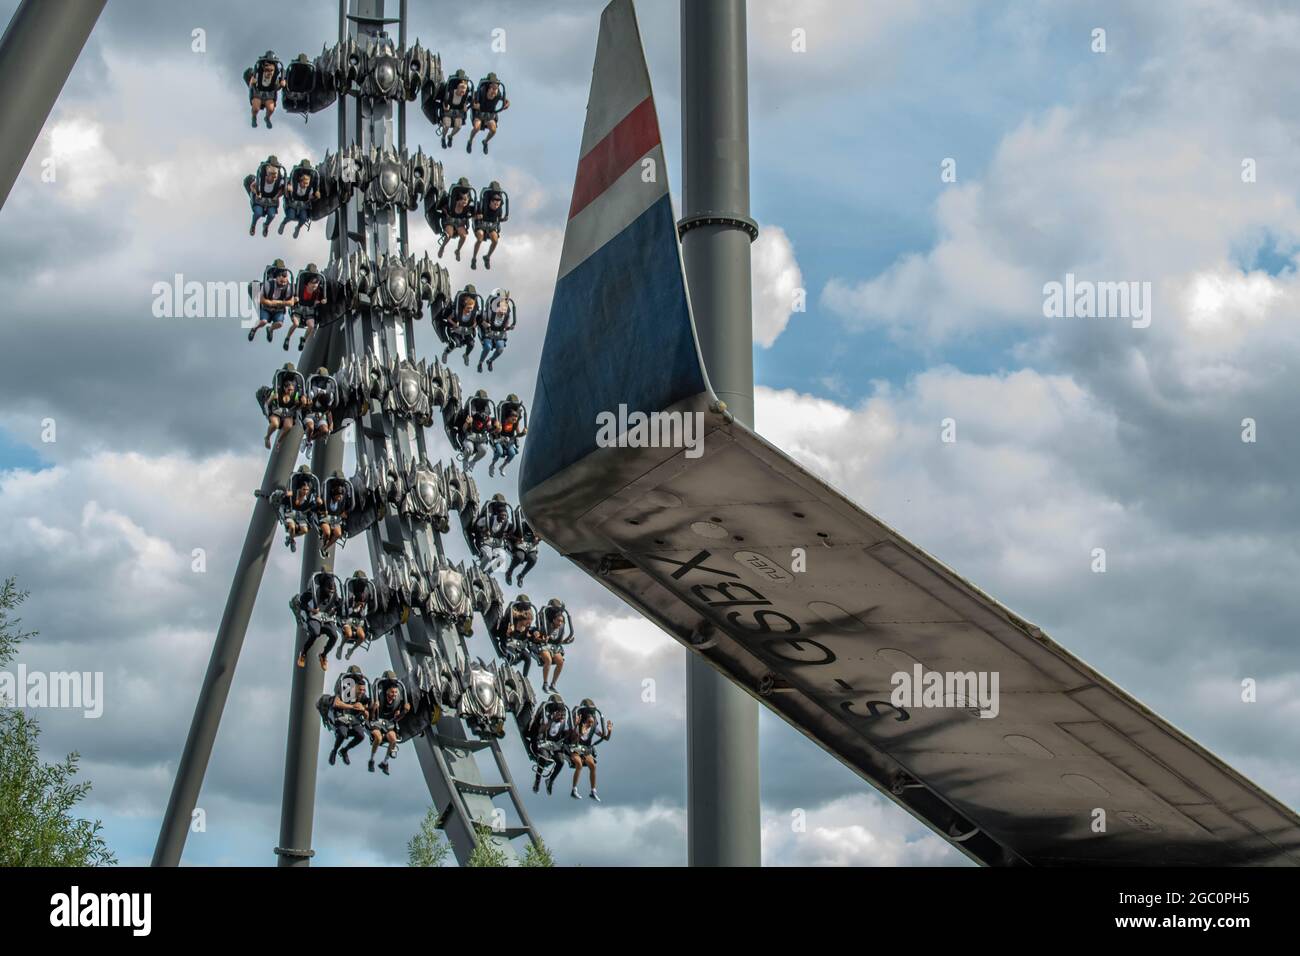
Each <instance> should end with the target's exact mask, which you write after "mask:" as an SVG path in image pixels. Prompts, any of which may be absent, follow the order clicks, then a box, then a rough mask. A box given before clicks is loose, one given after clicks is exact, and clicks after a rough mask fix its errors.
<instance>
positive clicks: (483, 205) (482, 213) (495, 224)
mask: <svg viewBox="0 0 1300 956" xmlns="http://www.w3.org/2000/svg"><path fill="white" fill-rule="evenodd" d="M509 218H510V197H509V196H507V195H506V191H505V190H504V189H502V188H501V184H500V183H499V182H497V181H496V180H495V179H494V180H492V182H491V183H490V184H489V185H488V188H487V189H485V190H483V192H482V194H481V195H480V196H479V202H478V207H477V208H476V209H475V210H474V251H473V252H472V253H471V254H470V257H469V267H470V268H471V269H477V268H478V249H479V246H481V245H482V244H483V240H484V239H487V240H488V241H489V242H490V243H491V245H490V246H488V251H487V252H486V253H485V254H484V255H483V268H484V269H491V268H492V256H493V255H494V254H495V253H496V251H497V243H498V242H500V241H501V224H502V223H503V222H505V221H506V220H507V219H509ZM456 258H458V259H459V258H460V257H459V256H457V257H456Z"/></svg>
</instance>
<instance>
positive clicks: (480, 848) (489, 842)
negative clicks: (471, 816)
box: [465, 822, 510, 866]
mask: <svg viewBox="0 0 1300 956" xmlns="http://www.w3.org/2000/svg"><path fill="white" fill-rule="evenodd" d="M474 837H475V840H474V849H473V850H472V851H471V852H470V855H469V859H468V860H467V861H466V862H465V865H466V866H509V865H510V858H509V857H508V856H507V855H506V851H505V850H503V849H502V848H501V847H500V846H498V845H497V842H496V840H494V839H492V828H491V827H490V826H488V825H487V824H486V823H478V822H476V823H475V824H474Z"/></svg>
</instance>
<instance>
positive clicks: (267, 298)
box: [248, 259, 298, 342]
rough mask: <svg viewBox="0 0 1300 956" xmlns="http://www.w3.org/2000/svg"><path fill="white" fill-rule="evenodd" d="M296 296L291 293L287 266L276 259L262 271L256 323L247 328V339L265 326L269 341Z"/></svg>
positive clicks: (295, 300)
mask: <svg viewBox="0 0 1300 956" xmlns="http://www.w3.org/2000/svg"><path fill="white" fill-rule="evenodd" d="M297 303H298V297H297V296H295V295H294V294H293V285H292V284H291V283H290V282H289V267H288V266H286V265H285V264H284V260H283V259H276V260H275V262H273V263H271V264H270V265H269V266H267V267H266V271H264V272H263V273H262V285H261V288H260V289H259V290H258V294H257V319H258V322H257V325H255V326H253V327H252V328H251V329H249V330H248V341H250V342H251V341H253V339H254V338H256V337H257V333H258V331H259V330H260V329H262V328H263V327H267V328H266V340H267V341H268V342H270V341H271V340H272V338H273V337H274V336H275V333H276V332H277V331H279V329H280V326H282V325H284V317H285V314H286V313H287V312H288V311H289V310H290V309H291V308H293V306H295V305H297Z"/></svg>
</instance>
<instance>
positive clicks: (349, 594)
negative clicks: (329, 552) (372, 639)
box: [339, 570, 376, 660]
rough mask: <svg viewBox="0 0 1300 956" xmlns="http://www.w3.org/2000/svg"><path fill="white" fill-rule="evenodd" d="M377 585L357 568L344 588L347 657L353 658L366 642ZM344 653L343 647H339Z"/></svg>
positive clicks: (344, 629) (344, 636) (344, 634)
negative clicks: (367, 627)
mask: <svg viewBox="0 0 1300 956" xmlns="http://www.w3.org/2000/svg"><path fill="white" fill-rule="evenodd" d="M375 602H376V598H375V585H374V583H373V582H371V581H370V579H369V578H367V577H366V572H365V571H361V570H357V571H356V572H355V573H354V574H353V575H352V577H350V578H348V583H347V584H346V585H345V586H344V588H343V643H344V644H345V645H347V655H346V656H347V658H348V660H351V659H352V654H353V653H354V652H355V651H356V649H357V648H358V647H359V646H360V645H362V644H364V643H366V640H367V637H366V625H367V622H368V621H369V620H370V615H371V614H373V613H374V610H375ZM339 651H340V653H342V651H343V648H342V647H340V648H339Z"/></svg>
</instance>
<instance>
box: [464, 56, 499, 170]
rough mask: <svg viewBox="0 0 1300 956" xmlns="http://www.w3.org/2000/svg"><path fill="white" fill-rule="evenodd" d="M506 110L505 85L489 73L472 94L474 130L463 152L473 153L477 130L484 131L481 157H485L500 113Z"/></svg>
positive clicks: (493, 74)
mask: <svg viewBox="0 0 1300 956" xmlns="http://www.w3.org/2000/svg"><path fill="white" fill-rule="evenodd" d="M508 109H510V101H509V100H508V99H506V88H505V84H503V83H502V82H501V81H500V80H499V79H497V75H496V74H495V73H489V74H488V75H487V76H485V77H484V78H483V79H481V80H479V84H478V90H477V91H476V92H475V93H474V128H473V129H472V130H470V133H469V142H468V143H466V144H465V152H467V153H473V152H474V137H475V136H477V135H478V133H479V130H483V129H485V130H487V131H488V134H487V135H486V136H484V137H483V155H484V156H486V155H487V151H488V143H490V142H491V141H492V137H494V136H496V134H497V123H498V122H499V121H500V118H501V113H502V112H503V111H505V110H508Z"/></svg>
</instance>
